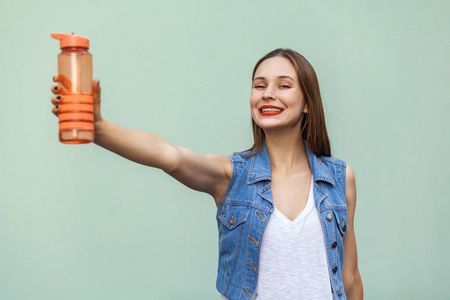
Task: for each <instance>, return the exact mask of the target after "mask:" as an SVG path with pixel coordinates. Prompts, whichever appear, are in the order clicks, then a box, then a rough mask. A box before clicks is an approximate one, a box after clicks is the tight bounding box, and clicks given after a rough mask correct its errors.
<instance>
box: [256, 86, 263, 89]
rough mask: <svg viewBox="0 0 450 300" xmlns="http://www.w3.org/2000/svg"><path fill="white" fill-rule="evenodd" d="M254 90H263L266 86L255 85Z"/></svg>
mask: <svg viewBox="0 0 450 300" xmlns="http://www.w3.org/2000/svg"><path fill="white" fill-rule="evenodd" d="M254 88H255V89H262V88H264V86H263V85H255V86H254Z"/></svg>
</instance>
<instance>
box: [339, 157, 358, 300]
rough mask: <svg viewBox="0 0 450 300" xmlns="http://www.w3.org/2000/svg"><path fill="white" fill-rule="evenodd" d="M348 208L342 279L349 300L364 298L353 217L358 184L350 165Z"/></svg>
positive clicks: (348, 168)
mask: <svg viewBox="0 0 450 300" xmlns="http://www.w3.org/2000/svg"><path fill="white" fill-rule="evenodd" d="M345 198H346V200H347V209H348V224H347V225H348V231H347V234H346V235H345V236H344V270H343V272H342V280H343V282H344V289H345V294H346V295H347V299H349V300H353V299H356V300H360V299H363V285H362V280H361V275H360V274H359V269H358V255H357V252H356V239H355V231H354V228H353V219H354V216H355V206H356V184H355V173H354V172H353V169H352V168H351V167H350V165H348V164H347V167H346V192H345Z"/></svg>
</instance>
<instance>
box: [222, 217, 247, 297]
mask: <svg viewBox="0 0 450 300" xmlns="http://www.w3.org/2000/svg"><path fill="white" fill-rule="evenodd" d="M243 233H244V227H243V226H241V232H240V233H239V240H238V241H239V243H238V245H237V249H236V252H235V258H234V265H233V270H232V271H231V274H230V279H229V282H228V286H227V288H226V292H228V290H229V289H230V285H231V281H232V280H233V275H234V271H236V265H237V262H238V260H239V259H238V256H239V251H240V249H241V241H242V235H243Z"/></svg>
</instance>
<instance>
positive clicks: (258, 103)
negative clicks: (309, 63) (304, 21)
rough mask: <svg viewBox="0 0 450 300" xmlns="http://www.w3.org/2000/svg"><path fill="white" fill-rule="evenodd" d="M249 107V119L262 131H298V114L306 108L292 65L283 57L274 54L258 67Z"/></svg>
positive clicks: (305, 110)
mask: <svg viewBox="0 0 450 300" xmlns="http://www.w3.org/2000/svg"><path fill="white" fill-rule="evenodd" d="M250 108H251V112H252V117H253V120H254V121H255V123H256V124H257V125H258V126H259V127H261V128H262V129H263V130H264V131H265V132H267V131H273V130H280V129H294V128H295V130H297V129H298V131H297V132H300V122H299V121H300V116H301V113H302V112H307V108H306V106H305V100H304V97H303V93H302V91H301V89H300V85H299V82H298V78H297V74H296V72H295V68H294V66H293V65H292V63H291V62H290V61H289V60H288V59H287V58H285V57H281V56H275V57H272V58H269V59H266V60H265V61H263V62H262V63H261V64H260V65H259V66H258V68H257V69H256V72H255V77H254V78H253V86H252V93H251V96H250ZM297 127H298V128H297Z"/></svg>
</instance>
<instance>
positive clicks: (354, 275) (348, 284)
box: [342, 270, 363, 300]
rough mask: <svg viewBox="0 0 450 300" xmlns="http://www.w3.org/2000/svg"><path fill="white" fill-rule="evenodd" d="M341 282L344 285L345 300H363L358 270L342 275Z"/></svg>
mask: <svg viewBox="0 0 450 300" xmlns="http://www.w3.org/2000/svg"><path fill="white" fill-rule="evenodd" d="M342 281H343V283H344V289H345V294H346V295H347V299H349V300H353V299H357V300H360V299H363V285H362V280H361V275H360V273H359V270H356V271H355V272H350V273H347V274H343V276H342Z"/></svg>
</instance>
